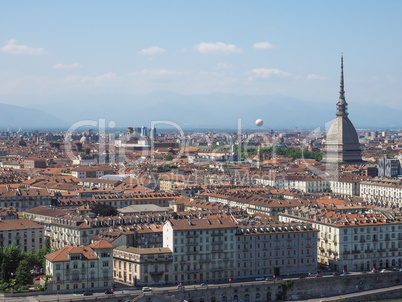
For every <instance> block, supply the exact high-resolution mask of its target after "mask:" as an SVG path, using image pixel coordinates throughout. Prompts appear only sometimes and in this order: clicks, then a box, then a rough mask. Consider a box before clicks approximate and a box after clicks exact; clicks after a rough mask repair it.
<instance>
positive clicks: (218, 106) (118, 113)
mask: <svg viewBox="0 0 402 302" xmlns="http://www.w3.org/2000/svg"><path fill="white" fill-rule="evenodd" d="M81 99H85V101H78V100H81ZM336 102H337V100H334V101H328V100H326V101H322V102H313V101H304V100H298V99H295V98H290V97H286V96H281V95H268V96H250V95H234V94H223V93H214V94H193V95H183V94H178V93H174V92H169V91H164V92H152V93H148V94H144V95H130V94H123V93H121V94H101V95H95V94H92V95H85V96H82V95H74V94H67V95H63V96H58V97H57V98H56V97H54V98H51V97H48V98H47V99H46V100H44V101H42V102H41V104H37V105H33V106H30V107H25V108H24V107H17V106H13V105H5V104H0V110H1V113H0V127H1V128H4V127H7V126H9V125H10V126H12V127H20V126H21V127H23V128H30V129H33V128H35V129H36V128H46V127H49V128H50V127H51V128H62V127H65V128H66V127H68V126H69V125H72V124H73V123H75V122H77V121H81V120H95V121H97V120H99V118H105V119H106V123H107V122H108V121H115V123H116V128H121V129H125V128H127V127H129V126H132V127H135V126H137V127H138V126H143V125H144V126H148V127H149V126H150V122H151V121H171V122H174V123H176V124H178V125H180V127H182V128H183V129H187V130H193V129H232V130H235V129H236V128H237V123H238V118H241V120H242V128H243V129H250V130H253V129H254V130H256V129H257V127H256V126H255V124H254V123H255V120H256V119H258V118H261V119H263V120H264V125H263V126H262V127H261V128H259V130H270V129H295V128H299V129H312V128H317V127H323V126H324V124H325V123H327V122H328V121H331V120H332V119H333V118H335V111H336ZM349 113H350V114H349V118H350V119H351V121H352V122H353V123H354V125H355V127H356V128H357V129H359V128H376V129H380V128H382V129H388V128H398V127H401V126H402V121H401V118H400V117H401V114H402V111H401V110H397V109H394V108H389V107H385V106H380V105H377V104H368V103H358V102H349ZM157 128H164V127H161V126H157Z"/></svg>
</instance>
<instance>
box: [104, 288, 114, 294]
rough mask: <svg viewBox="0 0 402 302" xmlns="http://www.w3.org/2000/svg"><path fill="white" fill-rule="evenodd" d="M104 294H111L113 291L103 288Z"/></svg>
mask: <svg viewBox="0 0 402 302" xmlns="http://www.w3.org/2000/svg"><path fill="white" fill-rule="evenodd" d="M105 294H106V295H113V291H112V290H111V289H107V290H105Z"/></svg>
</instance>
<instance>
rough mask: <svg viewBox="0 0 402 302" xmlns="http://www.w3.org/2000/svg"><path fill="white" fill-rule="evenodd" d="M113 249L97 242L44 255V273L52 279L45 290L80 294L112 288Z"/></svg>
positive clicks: (109, 245)
mask: <svg viewBox="0 0 402 302" xmlns="http://www.w3.org/2000/svg"><path fill="white" fill-rule="evenodd" d="M113 248H115V246H114V245H113V244H111V243H109V242H107V241H106V240H100V241H97V242H94V243H92V244H90V245H89V246H83V245H81V246H76V247H74V246H70V245H69V246H65V247H63V248H62V249H60V250H57V251H55V252H53V253H50V254H47V255H45V258H46V272H47V274H50V275H52V276H53V277H52V278H51V279H50V281H48V283H47V289H48V291H57V292H63V293H68V292H74V293H79V292H86V291H94V292H95V291H103V290H105V289H110V288H113ZM41 282H42V283H44V282H43V280H41Z"/></svg>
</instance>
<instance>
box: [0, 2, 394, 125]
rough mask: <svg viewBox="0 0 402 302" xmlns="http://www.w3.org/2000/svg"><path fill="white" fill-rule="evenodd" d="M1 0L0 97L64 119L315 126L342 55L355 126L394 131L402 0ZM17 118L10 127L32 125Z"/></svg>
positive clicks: (326, 108) (333, 93)
mask: <svg viewBox="0 0 402 302" xmlns="http://www.w3.org/2000/svg"><path fill="white" fill-rule="evenodd" d="M1 6H2V7H1V10H0V27H1V28H2V29H3V30H2V31H1V32H0V64H1V66H2V67H1V69H0V103H3V104H12V105H17V106H23V107H26V108H35V109H38V110H41V111H43V112H44V113H46V114H50V115H52V116H53V117H54V118H55V119H59V120H60V125H69V124H71V123H72V122H75V121H77V120H80V119H98V118H100V117H104V118H107V119H109V120H114V121H116V123H117V125H118V126H119V127H126V126H128V125H129V124H130V123H131V122H132V121H138V122H139V123H141V124H149V122H150V121H151V120H153V119H161V118H163V119H169V120H173V121H175V122H177V123H179V124H183V126H184V127H187V128H189V127H190V128H191V127H193V128H208V127H218V128H235V127H236V119H237V118H242V120H243V123H244V125H246V126H248V127H251V126H252V125H253V122H254V121H255V119H256V118H264V119H265V126H266V127H267V129H270V128H275V127H282V128H284V127H288V128H292V127H299V128H300V127H302V128H303V127H307V128H315V127H319V126H322V125H323V123H325V122H327V121H329V120H331V119H332V118H333V113H334V110H335V109H334V103H335V102H336V100H337V96H338V91H339V63H340V61H339V58H340V55H341V53H344V57H345V79H346V84H345V90H346V99H347V100H348V102H349V104H350V113H351V116H353V118H354V121H355V124H356V126H357V127H374V128H387V127H391V128H392V127H397V126H401V125H400V119H399V116H400V114H401V111H400V110H402V105H401V104H402V102H401V100H402V99H401V98H402V94H401V85H400V83H401V77H402V74H401V70H402V68H401V67H402V66H401V65H402V60H401V53H402V51H401V50H402V49H401V40H400V39H399V38H398V37H399V35H400V33H399V29H400V28H401V26H402V24H401V22H402V21H401V19H400V17H399V12H400V11H401V9H402V4H401V2H400V1H387V2H386V3H382V2H379V1H354V2H350V1H337V2H325V3H324V2H322V1H303V2H300V1H286V2H283V1H276V2H267V1H253V2H251V3H246V2H243V1H219V2H216V1H202V2H198V3H191V4H190V3H187V2H186V1H173V2H163V1H144V2H140V1H136V2H129V1H118V2H113V3H111V2H109V1H85V2H82V3H74V2H65V1H57V2H47V1H35V2H33V1H3V2H2V4H1ZM17 110H18V109H17ZM2 111H3V112H5V110H2ZM3 114H4V116H2V120H3V124H4V125H3V124H1V126H3V127H7V125H10V123H11V122H12V121H8V120H7V121H6V119H7V116H9V114H5V113H3ZM53 117H52V121H55V119H53ZM31 119H32V120H35V118H34V117H31ZM22 120H23V121H26V120H27V118H25V117H24V118H23V119H22ZM46 120H47V119H46V118H45V119H44V118H42V119H40V121H41V122H42V126H51V125H50V124H49V123H46V122H43V121H46ZM23 121H21V122H19V124H18V123H17V122H15V123H14V124H11V126H13V127H17V128H18V127H19V126H25V127H29V125H28V124H27V123H25V124H24V125H21V124H22V123H23ZM33 124H34V123H33ZM37 124H38V125H39V126H40V125H41V123H37ZM53 125H55V123H53ZM35 126H36V125H33V126H32V127H35ZM39 126H38V127H39Z"/></svg>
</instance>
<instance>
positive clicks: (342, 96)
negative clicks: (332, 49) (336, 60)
mask: <svg viewBox="0 0 402 302" xmlns="http://www.w3.org/2000/svg"><path fill="white" fill-rule="evenodd" d="M339 99H340V100H345V87H344V83H343V53H342V55H341V88H340V90H339Z"/></svg>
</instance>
